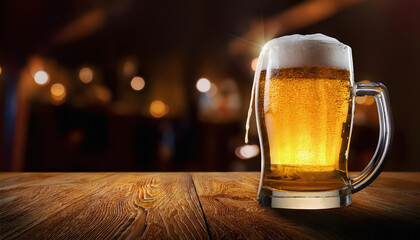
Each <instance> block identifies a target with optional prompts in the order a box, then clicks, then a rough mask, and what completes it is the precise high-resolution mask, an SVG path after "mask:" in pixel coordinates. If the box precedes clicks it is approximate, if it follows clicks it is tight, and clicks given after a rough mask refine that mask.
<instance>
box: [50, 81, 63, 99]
mask: <svg viewBox="0 0 420 240" xmlns="http://www.w3.org/2000/svg"><path fill="white" fill-rule="evenodd" d="M50 91H51V97H52V98H53V100H55V101H61V100H63V99H64V98H65V97H66V88H65V87H64V85H63V84H61V83H54V84H53V85H51V90H50Z"/></svg>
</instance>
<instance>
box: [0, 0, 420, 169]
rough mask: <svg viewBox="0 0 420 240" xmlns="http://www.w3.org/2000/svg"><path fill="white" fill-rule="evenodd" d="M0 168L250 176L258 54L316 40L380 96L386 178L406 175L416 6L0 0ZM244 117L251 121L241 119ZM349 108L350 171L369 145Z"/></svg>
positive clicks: (419, 43) (365, 123) (359, 112)
mask: <svg viewBox="0 0 420 240" xmlns="http://www.w3.org/2000/svg"><path fill="white" fill-rule="evenodd" d="M0 11H1V12H0V13H1V15H0V67H1V68H0V96H1V98H0V112H1V117H0V124H1V128H0V135H1V136H2V137H1V140H0V141H1V145H0V153H1V156H0V157H1V158H0V170H2V171H248V170H249V171H259V170H260V155H259V148H258V137H257V132H256V128H255V121H253V122H252V127H251V132H250V139H251V141H250V145H245V144H244V140H243V139H244V134H245V121H246V113H247V108H248V102H249V97H250V92H251V85H252V79H253V74H254V70H253V68H254V67H255V62H256V60H255V59H256V57H258V54H259V51H260V50H261V46H262V45H263V44H264V43H265V42H266V41H268V40H270V39H272V38H275V37H279V36H282V35H286V34H294V33H300V34H309V33H318V32H319V33H324V34H326V35H329V36H332V37H335V38H337V39H338V40H340V41H341V42H344V43H346V44H347V45H350V46H351V47H352V49H353V58H354V70H355V80H356V81H380V82H382V83H384V84H385V85H386V86H387V87H388V89H389V92H390V96H391V104H392V110H393V115H394V120H395V136H394V143H393V148H392V152H391V156H390V158H389V161H388V162H387V163H386V166H385V169H386V170H393V171H401V170H403V171H419V170H420V161H419V157H418V156H419V154H418V153H417V150H418V149H420V140H419V139H420V138H419V137H420V127H419V119H420V118H419V117H420V115H419V109H420V107H419V104H420V101H419V98H418V95H419V94H418V91H419V89H420V79H419V72H417V70H418V69H419V68H420V60H419V59H420V18H419V12H420V1H417V0H402V1H394V0H365V1H361V0H314V1H295V0H284V1H277V0H266V1H252V0H241V1H239V0H230V1H211V0H200V1H196V0H179V1H160V0H155V1H134V0H106V1H99V0H71V1H54V0H37V1H28V0H3V1H1V2H0ZM254 118H255V117H254V116H253V119H254ZM377 122H378V120H377V113H376V106H375V104H374V102H373V100H372V99H370V98H360V99H358V100H357V105H356V112H355V126H354V131H353V135H352V142H351V145H350V159H349V169H350V170H361V169H363V167H364V166H365V165H366V164H367V162H368V161H369V160H370V158H371V156H372V155H373V153H374V150H375V147H376V142H377V139H378V123H377Z"/></svg>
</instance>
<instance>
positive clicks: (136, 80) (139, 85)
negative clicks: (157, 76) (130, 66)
mask: <svg viewBox="0 0 420 240" xmlns="http://www.w3.org/2000/svg"><path fill="white" fill-rule="evenodd" d="M130 85H131V87H132V88H133V89H134V90H136V91H140V90H142V89H143V88H144V85H145V82H144V79H143V78H142V77H133V79H131V82H130Z"/></svg>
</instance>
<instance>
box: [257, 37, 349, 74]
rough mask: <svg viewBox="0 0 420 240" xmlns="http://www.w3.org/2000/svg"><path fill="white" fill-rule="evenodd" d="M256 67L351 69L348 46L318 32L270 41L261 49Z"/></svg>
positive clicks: (262, 68)
mask: <svg viewBox="0 0 420 240" xmlns="http://www.w3.org/2000/svg"><path fill="white" fill-rule="evenodd" d="M258 66H259V67H260V70H267V69H279V68H289V67H310V66H325V67H335V68H341V69H347V70H350V71H351V72H352V70H353V69H352V68H353V67H352V66H353V65H352V55H351V48H350V47H349V46H347V45H345V44H343V43H341V42H339V41H338V40H337V39H335V38H332V37H328V36H325V35H323V34H319V33H317V34H311V35H299V34H295V35H289V36H283V37H279V38H275V39H273V40H270V41H269V42H267V43H266V44H265V45H264V47H263V49H262V51H261V55H260V59H259V64H258Z"/></svg>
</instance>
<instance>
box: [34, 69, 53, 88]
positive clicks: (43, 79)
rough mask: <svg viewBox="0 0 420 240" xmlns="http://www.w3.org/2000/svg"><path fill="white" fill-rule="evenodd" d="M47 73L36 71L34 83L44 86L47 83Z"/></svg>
mask: <svg viewBox="0 0 420 240" xmlns="http://www.w3.org/2000/svg"><path fill="white" fill-rule="evenodd" d="M49 78H50V77H49V76H48V73H47V72H45V71H42V70H41V71H37V72H36V73H35V75H34V80H35V83H36V84H38V85H45V84H47V83H48V80H49Z"/></svg>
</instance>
